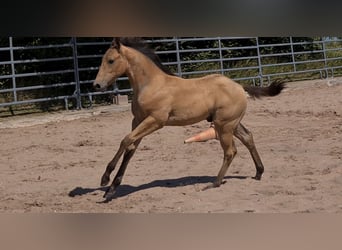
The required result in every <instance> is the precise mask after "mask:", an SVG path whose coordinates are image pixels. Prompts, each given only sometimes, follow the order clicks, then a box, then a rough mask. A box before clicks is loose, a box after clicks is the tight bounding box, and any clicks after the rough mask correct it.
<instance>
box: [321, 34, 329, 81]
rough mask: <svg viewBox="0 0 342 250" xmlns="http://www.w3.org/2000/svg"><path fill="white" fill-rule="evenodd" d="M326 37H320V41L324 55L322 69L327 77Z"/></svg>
mask: <svg viewBox="0 0 342 250" xmlns="http://www.w3.org/2000/svg"><path fill="white" fill-rule="evenodd" d="M326 40H327V39H326V37H321V41H322V49H323V56H324V69H325V74H326V75H325V77H326V78H328V77H329V73H328V60H327V51H326V45H325V43H326Z"/></svg>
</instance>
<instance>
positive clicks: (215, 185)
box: [202, 181, 226, 191]
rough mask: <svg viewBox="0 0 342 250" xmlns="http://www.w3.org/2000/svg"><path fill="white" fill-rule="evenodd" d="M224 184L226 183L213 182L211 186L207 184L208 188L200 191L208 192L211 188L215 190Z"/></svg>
mask: <svg viewBox="0 0 342 250" xmlns="http://www.w3.org/2000/svg"><path fill="white" fill-rule="evenodd" d="M224 183H226V182H222V183H218V182H216V181H215V182H214V183H211V184H209V185H208V186H205V187H204V188H203V189H202V191H205V190H208V189H211V188H217V187H219V186H220V185H221V184H224Z"/></svg>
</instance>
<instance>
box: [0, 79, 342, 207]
mask: <svg viewBox="0 0 342 250" xmlns="http://www.w3.org/2000/svg"><path fill="white" fill-rule="evenodd" d="M131 118H132V115H131V113H130V111H129V107H119V108H118V107H115V106H114V105H113V106H108V107H102V108H96V109H92V110H82V111H74V112H71V111H69V112H66V111H65V112H60V113H54V114H48V115H39V116H37V115H35V116H24V117H14V118H6V119H2V120H0V143H1V145H0V157H1V161H0V170H1V171H0V211H1V212H20V213H21V212H124V213H126V212H128V213H133V212H134V213H174V212H176V213H178V212H179V213H197V212H199V213H208V212H209V213H222V212H246V213H279V212H284V213H307V212H342V195H341V194H342V79H339V78H335V79H330V80H329V81H328V80H314V81H304V82H297V83H289V84H288V88H287V89H286V90H285V91H284V93H282V94H281V95H280V96H277V97H273V98H264V99H262V100H249V107H248V111H247V113H246V116H245V118H244V119H243V123H244V124H245V126H246V127H247V128H249V129H250V130H251V131H252V133H253V135H254V139H255V142H256V146H257V149H258V151H259V154H260V155H261V158H262V160H263V162H264V165H265V173H264V175H263V179H262V180H261V181H256V180H253V179H252V178H251V177H252V176H254V174H255V167H254V164H253V161H252V159H251V157H250V155H249V153H248V151H247V149H246V148H245V147H244V146H243V145H242V144H241V143H240V142H238V141H237V139H236V140H235V141H236V145H237V149H238V153H237V155H236V157H235V159H234V161H233V163H232V165H231V166H230V168H229V169H228V172H227V175H226V178H225V179H226V183H225V184H223V185H221V187H219V188H215V189H209V190H206V191H201V189H202V188H203V187H205V186H206V185H208V184H209V183H210V182H212V181H213V180H214V179H215V177H216V175H217V173H218V171H219V168H220V166H221V163H222V157H223V153H222V150H221V148H220V145H219V142H218V141H216V140H211V141H208V142H202V143H192V144H184V143H183V141H184V139H186V138H187V137H189V136H191V135H193V134H196V133H198V132H200V131H202V130H204V129H206V128H208V126H209V124H208V123H207V122H201V123H198V124H195V125H192V126H186V127H165V128H163V129H162V130H160V131H157V132H155V133H154V134H152V135H149V136H148V137H146V138H145V139H144V140H143V142H142V143H141V144H140V147H139V149H138V150H137V152H136V154H135V156H134V157H133V159H132V160H131V162H130V164H129V166H128V169H127V171H126V175H125V177H124V180H123V182H122V185H121V186H120V187H119V188H118V190H117V193H116V197H115V199H113V200H112V201H111V202H109V203H102V202H101V201H103V198H102V195H103V194H104V188H101V187H100V186H99V183H100V177H101V175H102V173H103V171H104V168H105V166H106V165H107V163H108V162H109V161H110V160H111V158H112V156H113V155H114V153H115V152H116V150H117V149H118V146H119V144H120V141H121V139H122V138H123V137H124V136H125V135H126V134H127V133H128V132H129V130H130V123H131ZM113 174H115V173H113Z"/></svg>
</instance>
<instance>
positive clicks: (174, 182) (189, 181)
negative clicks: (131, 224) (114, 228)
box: [69, 176, 248, 202]
mask: <svg viewBox="0 0 342 250" xmlns="http://www.w3.org/2000/svg"><path fill="white" fill-rule="evenodd" d="M247 178H248V177H247V176H226V177H225V178H224V179H225V180H227V179H247ZM215 180H216V176H187V177H181V178H176V179H165V180H155V181H152V182H150V183H146V184H142V185H140V186H131V185H120V186H119V187H118V188H117V189H116V192H115V194H114V196H113V197H112V198H111V199H110V200H112V199H116V198H119V197H124V196H126V195H129V194H132V193H135V192H138V191H141V190H146V189H150V188H155V187H165V188H176V187H181V186H188V185H194V184H204V183H212V182H214V181H215ZM107 188H108V187H98V188H82V187H76V188H74V189H73V190H71V191H70V192H69V196H70V197H75V196H78V195H80V196H81V195H85V194H88V193H92V192H96V191H99V190H100V191H103V192H106V190H107ZM110 200H106V201H105V202H108V201H110Z"/></svg>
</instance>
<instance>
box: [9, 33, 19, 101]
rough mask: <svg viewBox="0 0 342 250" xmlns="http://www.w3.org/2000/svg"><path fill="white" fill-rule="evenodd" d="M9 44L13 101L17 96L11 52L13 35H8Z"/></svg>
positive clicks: (16, 99)
mask: <svg viewBox="0 0 342 250" xmlns="http://www.w3.org/2000/svg"><path fill="white" fill-rule="evenodd" d="M9 45H10V57H11V71H12V89H13V100H14V102H17V101H18V97H17V83H16V79H15V67H14V54H13V37H11V36H10V37H9Z"/></svg>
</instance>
